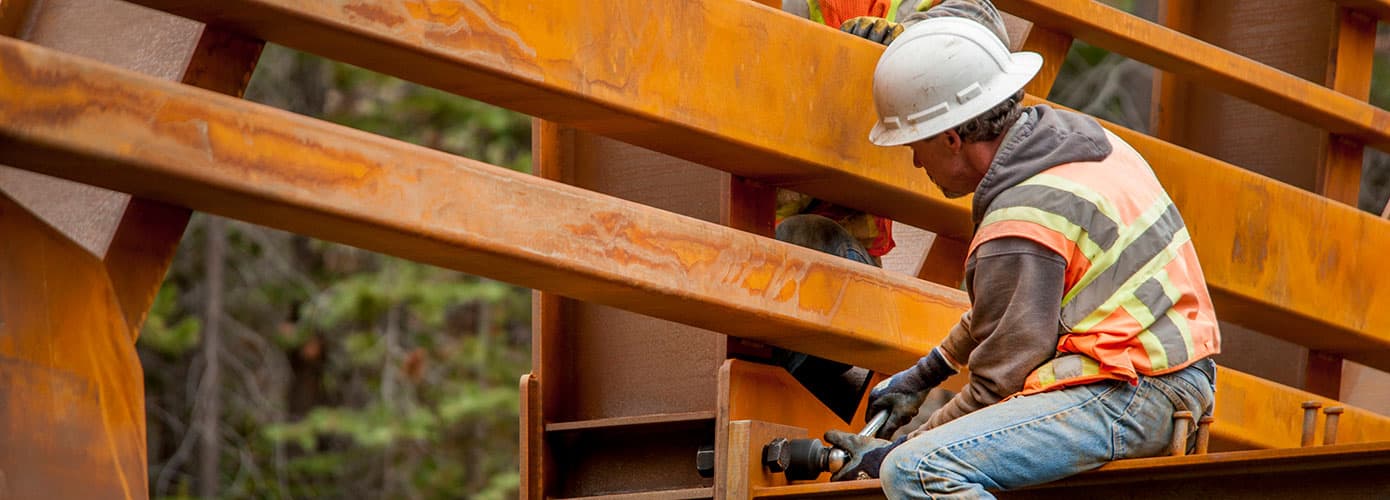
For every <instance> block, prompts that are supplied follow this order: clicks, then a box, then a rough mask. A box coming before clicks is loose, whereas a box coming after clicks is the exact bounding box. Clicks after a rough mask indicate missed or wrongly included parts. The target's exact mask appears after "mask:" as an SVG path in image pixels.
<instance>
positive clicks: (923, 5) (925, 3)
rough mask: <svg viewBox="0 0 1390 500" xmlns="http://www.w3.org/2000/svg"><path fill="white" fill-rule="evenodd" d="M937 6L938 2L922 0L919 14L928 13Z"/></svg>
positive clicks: (918, 9)
mask: <svg viewBox="0 0 1390 500" xmlns="http://www.w3.org/2000/svg"><path fill="white" fill-rule="evenodd" d="M935 6H936V0H922V2H921V3H919V4H917V12H926V11H927V10H928V9H931V8H932V7H935Z"/></svg>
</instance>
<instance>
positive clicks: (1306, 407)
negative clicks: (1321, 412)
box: [1301, 401, 1322, 446]
mask: <svg viewBox="0 0 1390 500" xmlns="http://www.w3.org/2000/svg"><path fill="white" fill-rule="evenodd" d="M1318 408H1322V403H1319V402H1317V401H1304V402H1303V444H1302V445H1301V446H1312V445H1313V433H1314V432H1316V431H1317V427H1318Z"/></svg>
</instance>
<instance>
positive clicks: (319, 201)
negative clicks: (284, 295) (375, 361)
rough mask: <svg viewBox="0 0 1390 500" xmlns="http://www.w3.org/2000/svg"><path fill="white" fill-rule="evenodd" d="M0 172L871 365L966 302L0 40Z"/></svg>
mask: <svg viewBox="0 0 1390 500" xmlns="http://www.w3.org/2000/svg"><path fill="white" fill-rule="evenodd" d="M0 163H4V164H8V165H11V166H14V167H18V168H23V169H29V170H33V171H37V172H40V173H45V174H49V175H54V176H57V177H64V178H68V179H72V180H76V181H78V182H83V183H87V184H92V185H97V186H102V187H107V188H109V189H115V190H118V191H122V192H127V193H131V194H136V195H139V196H143V197H146V198H150V199H155V200H160V201H164V202H167V203H171V204H175V205H180V206H186V207H190V208H193V209H196V210H202V211H206V212H210V213H215V214H220V215H224V216H227V217H232V218H237V219H241V220H246V221H249V222H253V223H257V224H263V225H267V226H272V227H277V228H280V229H285V230H289V231H293V232H297V233H300V234H305V235H309V236H313V237H317V238H322V239H328V240H333V241H339V242H343V243H347V244H351V245H356V246H360V247H364V248H369V249H372V250H376V251H380V252H384V253H389V254H393V255H398V256H401V257H406V258H410V259H414V260H418V261H421V262H427V263H430V264H435V265H440V266H444V267H449V268H453V269H458V270H461V271H465V272H469V273H474V274H479V275H483V276H489V277H492V278H496V279H499V280H503V281H507V282H511V283H516V284H520V285H523V286H527V287H531V288H536V289H540V290H545V291H553V292H557V293H561V294H564V295H567V296H570V297H573V298H577V299H580V300H585V301H590V302H596V303H600V304H606V305H611V306H616V307H620V308H623V309H628V310H631V311H635V312H639V313H643V314H647V315H651V316H656V317H660V318H665V319H671V320H675V321H679V322H682V323H687V324H691V325H694V326H698V327H702V328H707V329H711V330H717V331H722V332H727V333H730V334H733V335H737V336H740V337H744V338H749V339H754V340H760V341H765V342H768V343H772V344H776V345H781V346H784V347H787V348H790V349H796V350H798V351H801V352H808V353H812V354H817V355H821V356H829V357H835V358H839V359H842V360H844V361H847V362H852V363H856V364H859V365H860V366H867V367H873V368H876V369H879V370H882V371H896V370H897V369H900V368H901V367H902V366H906V365H907V364H909V363H911V362H913V361H914V360H915V359H916V358H917V357H918V356H920V355H921V354H922V353H925V352H926V350H927V349H929V348H930V347H931V346H932V345H934V344H935V343H936V341H938V340H939V335H940V333H941V332H945V331H947V330H948V329H949V328H950V326H951V325H952V324H954V323H955V321H956V319H957V318H958V317H959V314H960V312H961V311H962V310H963V309H964V307H965V305H966V296H965V293H964V292H961V291H959V290H955V289H951V288H946V287H942V286H938V285H933V284H930V283H926V282H923V281H921V280H918V279H915V278H913V277H909V276H905V275H901V274H895V273H889V272H887V271H883V270H881V269H878V268H875V267H873V266H867V265H846V261H844V259H840V258H837V257H834V256H831V255H827V254H823V253H820V252H817V251H814V250H810V249H805V248H801V247H797V246H794V245H789V244H785V243H781V242H778V241H775V240H772V239H769V238H764V237H759V236H756V235H752V234H749V233H746V232H743V231H739V230H736V229H732V228H727V227H723V226H720V225H717V224H713V223H708V222H705V221H700V220H697V219H693V218H690V217H686V216H682V215H677V214H674V213H670V212H666V211H662V210H657V209H653V208H651V207H647V206H644V205H640V204H637V203H633V202H628V201H625V200H621V199H617V198H613V197H610V196H606V195H602V194H598V193H594V192H592V191H586V190H583V189H580V188H576V187H572V186H568V185H564V184H561V183H558V182H554V181H549V180H545V179H541V178H537V177H534V176H530V175H526V174H523V173H519V172H513V171H510V170H507V169H504V168H500V167H495V166H492V165H487V164H484V163H480V162H476V161H472V160H468V159H464V158H459V157H455V156H451V155H448V154H444V153H440V152H437V151H433V150H430V149H427V148H422V147H417V146H413V145H409V144H406V143H403V142H399V141H395V140H390V139H386V138H383V137H379V136H376V135H372V134H369V133H365V132H361V131H357V130H353V129H350V128H347V127H341V126H335V125H332V124H329V123H326V122H322V121H318V120H314V119H310V118H307V117H303V116H299V115H295V114H293V113H289V112H285V111H281V110H276V109H273V108H269V107H266V106H261V105H257V104H254V103H249V102H246V101H242V100H239V99H234V98H230V97H226V96H221V95H216V94H213V93H210V92H207V91H203V90H200V89H196V88H193V87H189V86H183V85H178V84H171V83H165V82H160V81H156V80H154V79H151V78H147V77H143V76H140V75H136V74H132V73H129V72H125V71H121V70H118V69H115V68H111V67H107V66H104V65H100V64H97V63H93V62H89V61H87V60H84V59H81V58H78V57H75V56H70V55H66V54H62V53H59V52H56V51H53V50H49V49H45V48H42V47H37V46H34V45H31V44H27V43H24V42H20V41H17V40H13V39H5V38H0ZM692 304H696V305H697V306H692Z"/></svg>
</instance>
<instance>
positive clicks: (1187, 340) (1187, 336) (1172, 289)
mask: <svg viewBox="0 0 1390 500" xmlns="http://www.w3.org/2000/svg"><path fill="white" fill-rule="evenodd" d="M1154 280H1156V281H1158V284H1159V285H1162V286H1163V295H1166V296H1168V301H1169V302H1172V303H1173V305H1174V306H1176V305H1177V304H1178V299H1181V298H1182V291H1181V290H1178V287H1177V285H1174V284H1173V282H1172V281H1171V280H1169V279H1168V270H1167V269H1164V270H1162V271H1159V272H1158V274H1155V275H1154ZM1167 315H1168V319H1170V320H1172V321H1173V325H1175V326H1177V327H1178V333H1180V334H1182V343H1183V346H1184V347H1186V348H1187V354H1188V356H1191V355H1192V353H1195V352H1197V348H1196V347H1194V346H1193V344H1192V328H1191V326H1190V325H1188V324H1187V316H1183V315H1182V314H1178V311H1177V309H1174V308H1172V307H1169V308H1168V312H1167Z"/></svg>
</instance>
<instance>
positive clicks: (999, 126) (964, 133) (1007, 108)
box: [955, 90, 1023, 142]
mask: <svg viewBox="0 0 1390 500" xmlns="http://www.w3.org/2000/svg"><path fill="white" fill-rule="evenodd" d="M1022 101H1023V91H1022V90H1020V91H1018V92H1017V93H1015V94H1014V95H1012V96H1009V98H1008V99H1005V100H1004V102H1001V103H999V104H998V105H996V106H994V107H993V108H990V110H989V111H986V112H984V113H983V114H981V115H980V116H976V117H974V118H971V119H970V121H967V122H965V123H962V124H960V125H957V126H956V128H955V130H956V133H957V134H960V138H961V140H963V141H965V142H988V141H992V140H995V139H998V138H999V136H1001V135H1004V132H1007V131H1008V130H1009V127H1010V126H1012V125H1013V124H1014V122H1016V121H1018V116H1019V115H1020V114H1023V106H1020V105H1019V103H1020V102H1022Z"/></svg>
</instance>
